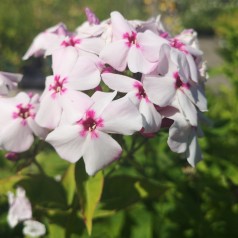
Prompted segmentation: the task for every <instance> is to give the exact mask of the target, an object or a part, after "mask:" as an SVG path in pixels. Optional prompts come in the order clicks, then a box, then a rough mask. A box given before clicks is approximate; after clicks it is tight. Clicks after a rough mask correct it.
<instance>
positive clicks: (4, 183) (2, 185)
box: [0, 174, 25, 195]
mask: <svg viewBox="0 0 238 238" xmlns="http://www.w3.org/2000/svg"><path fill="white" fill-rule="evenodd" d="M24 178H25V176H23V175H20V174H17V175H14V176H10V177H7V178H4V179H0V195H1V194H6V193H7V192H8V191H10V190H12V189H13V186H14V185H15V184H16V183H18V182H19V181H20V180H22V179H24Z"/></svg>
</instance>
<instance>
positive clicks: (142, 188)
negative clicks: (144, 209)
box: [101, 176, 166, 210]
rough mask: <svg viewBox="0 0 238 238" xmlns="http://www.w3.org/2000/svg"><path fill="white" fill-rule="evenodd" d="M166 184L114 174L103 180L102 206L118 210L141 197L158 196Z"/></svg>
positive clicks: (141, 198)
mask: <svg viewBox="0 0 238 238" xmlns="http://www.w3.org/2000/svg"><path fill="white" fill-rule="evenodd" d="M165 191H166V186H165V185H163V186H162V185H161V184H159V183H155V182H152V181H149V180H148V179H141V178H136V177H130V176H114V177H111V178H107V180H106V181H105V186H104V191H103V196H102V200H101V203H102V205H103V206H102V207H103V209H106V210H120V209H124V208H126V207H128V206H130V205H133V204H135V203H137V202H139V201H142V200H143V199H147V198H159V197H160V195H162V194H163V193H164V192H165Z"/></svg>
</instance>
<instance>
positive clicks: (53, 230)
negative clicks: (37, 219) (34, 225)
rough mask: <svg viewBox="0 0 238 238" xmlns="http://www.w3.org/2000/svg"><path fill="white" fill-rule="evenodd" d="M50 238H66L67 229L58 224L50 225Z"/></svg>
mask: <svg viewBox="0 0 238 238" xmlns="http://www.w3.org/2000/svg"><path fill="white" fill-rule="evenodd" d="M48 228H49V234H50V237H57V238H64V237H65V229H64V228H63V227H62V226H59V225H57V224H50V225H49V226H48Z"/></svg>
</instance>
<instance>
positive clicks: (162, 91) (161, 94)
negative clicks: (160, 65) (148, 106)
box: [143, 76, 176, 107]
mask: <svg viewBox="0 0 238 238" xmlns="http://www.w3.org/2000/svg"><path fill="white" fill-rule="evenodd" d="M143 86H144V89H145V91H146V94H147V95H148V97H149V99H150V100H151V101H152V102H153V103H155V104H157V105H159V106H161V107H164V106H167V105H170V103H171V102H172V100H173V98H174V96H175V93H176V89H175V85H174V79H173V78H170V77H167V76H164V77H158V76H145V77H144V78H143Z"/></svg>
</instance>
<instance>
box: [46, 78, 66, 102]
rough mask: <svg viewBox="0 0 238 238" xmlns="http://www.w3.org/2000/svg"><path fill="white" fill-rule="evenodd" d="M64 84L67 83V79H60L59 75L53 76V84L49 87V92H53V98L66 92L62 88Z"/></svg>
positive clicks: (64, 88)
mask: <svg viewBox="0 0 238 238" xmlns="http://www.w3.org/2000/svg"><path fill="white" fill-rule="evenodd" d="M65 83H67V78H63V79H61V78H60V76H59V75H55V77H54V83H53V84H50V86H49V91H53V93H52V96H53V97H55V96H56V94H58V93H60V94H63V93H64V92H65V91H66V90H67V89H66V87H65V86H64V84H65Z"/></svg>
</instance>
